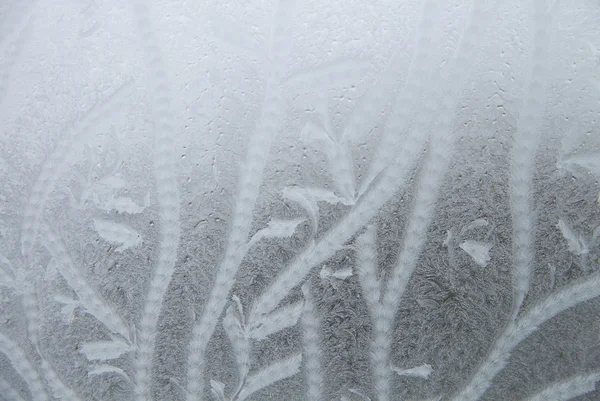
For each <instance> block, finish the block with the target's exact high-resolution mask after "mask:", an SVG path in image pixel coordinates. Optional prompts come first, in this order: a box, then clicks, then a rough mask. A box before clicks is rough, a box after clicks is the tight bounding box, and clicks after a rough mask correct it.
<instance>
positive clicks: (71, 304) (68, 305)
mask: <svg viewBox="0 0 600 401" xmlns="http://www.w3.org/2000/svg"><path fill="white" fill-rule="evenodd" d="M54 300H55V301H56V302H58V303H60V304H63V307H62V308H61V309H60V312H61V313H62V314H63V317H64V319H65V322H66V323H67V324H69V325H70V324H71V323H73V319H74V318H75V308H77V307H79V306H81V303H80V302H79V301H76V300H74V299H71V298H69V297H65V296H64V295H55V296H54Z"/></svg>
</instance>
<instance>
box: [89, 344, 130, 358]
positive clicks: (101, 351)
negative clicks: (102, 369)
mask: <svg viewBox="0 0 600 401" xmlns="http://www.w3.org/2000/svg"><path fill="white" fill-rule="evenodd" d="M129 351H131V346H129V345H128V344H126V343H124V342H122V341H119V340H116V339H115V340H114V341H94V342H90V343H85V344H83V346H82V347H81V349H80V351H79V352H81V353H82V354H84V355H85V357H86V358H87V359H88V360H90V361H94V360H101V361H106V360H109V359H117V358H119V357H120V356H121V355H123V354H124V353H126V352H129Z"/></svg>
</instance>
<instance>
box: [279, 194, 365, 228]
mask: <svg viewBox="0 0 600 401" xmlns="http://www.w3.org/2000/svg"><path fill="white" fill-rule="evenodd" d="M281 194H282V196H283V197H284V198H285V199H287V200H290V201H293V202H296V203H298V204H299V205H300V206H302V207H303V208H304V210H306V212H307V213H308V217H309V218H310V221H311V223H312V226H313V232H314V233H316V232H317V227H318V223H319V206H318V204H317V203H318V202H327V203H329V204H332V205H335V204H338V203H342V204H344V205H351V204H353V203H354V202H349V201H348V200H346V199H343V198H340V197H339V196H337V195H335V194H334V193H333V192H332V191H329V190H326V189H322V188H302V187H297V186H291V187H285V188H283V190H282V191H281Z"/></svg>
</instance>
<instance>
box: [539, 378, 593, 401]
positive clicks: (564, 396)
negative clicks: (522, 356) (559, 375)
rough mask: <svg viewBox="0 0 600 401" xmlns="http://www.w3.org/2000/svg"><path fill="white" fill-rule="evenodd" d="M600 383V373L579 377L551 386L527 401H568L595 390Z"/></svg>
mask: <svg viewBox="0 0 600 401" xmlns="http://www.w3.org/2000/svg"><path fill="white" fill-rule="evenodd" d="M597 381H600V372H594V373H591V374H587V375H578V376H575V377H572V378H569V379H567V380H563V381H560V382H558V383H553V384H550V385H549V386H548V387H546V388H545V389H544V390H542V391H540V392H539V393H537V394H535V395H534V396H533V397H530V398H527V401H567V400H570V399H571V398H575V397H579V396H580V395H583V394H587V393H591V392H592V391H594V390H595V387H596V382H597Z"/></svg>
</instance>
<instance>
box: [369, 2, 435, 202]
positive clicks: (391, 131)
mask: <svg viewBox="0 0 600 401" xmlns="http://www.w3.org/2000/svg"><path fill="white" fill-rule="evenodd" d="M430 4H432V2H431V1H425V2H423V10H422V11H421V14H422V15H421V22H420V23H419V26H418V28H417V36H416V39H415V51H414V52H413V55H412V59H411V62H410V66H409V69H408V72H407V76H406V79H405V81H404V88H403V89H402V91H401V93H400V94H398V96H396V99H395V102H394V106H393V109H392V111H391V114H390V117H389V120H388V124H387V126H386V129H385V130H384V132H383V134H382V137H381V140H380V141H379V144H378V145H377V151H376V153H375V154H376V155H377V157H375V158H374V159H373V162H372V164H371V166H370V168H369V173H368V174H367V177H366V179H365V181H364V183H366V184H367V185H368V183H369V182H371V181H372V180H373V179H374V178H375V177H376V176H377V174H379V172H380V171H382V170H383V169H384V168H386V166H389V165H390V164H392V163H393V161H394V155H395V153H396V152H397V150H396V149H397V145H398V134H399V133H402V132H405V131H406V129H407V127H408V126H409V123H410V122H411V121H412V120H413V118H414V115H415V106H416V104H418V102H417V101H416V100H417V98H418V97H419V96H421V94H422V93H423V89H424V88H426V87H427V86H428V84H429V83H428V82H427V70H428V69H429V65H428V56H429V51H430V49H429V48H428V43H431V42H432V37H433V34H434V29H433V28H434V26H435V25H434V24H432V23H431V20H430V19H429V17H428V16H427V15H426V13H427V11H428V5H430ZM400 57H405V56H404V55H403V54H397V55H394V56H393V57H392V62H391V64H390V66H389V68H388V69H386V71H385V73H384V77H383V83H384V84H386V85H388V87H389V85H391V84H392V82H393V74H394V73H395V71H396V69H397V61H396V58H400ZM382 89H384V88H382ZM367 107H368V106H367ZM377 112H378V113H380V112H381V110H378V111H377ZM371 114H373V113H371ZM365 189H366V188H365V187H364V184H363V186H362V188H361V190H360V192H361V193H362V192H363V191H364V190H365Z"/></svg>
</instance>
